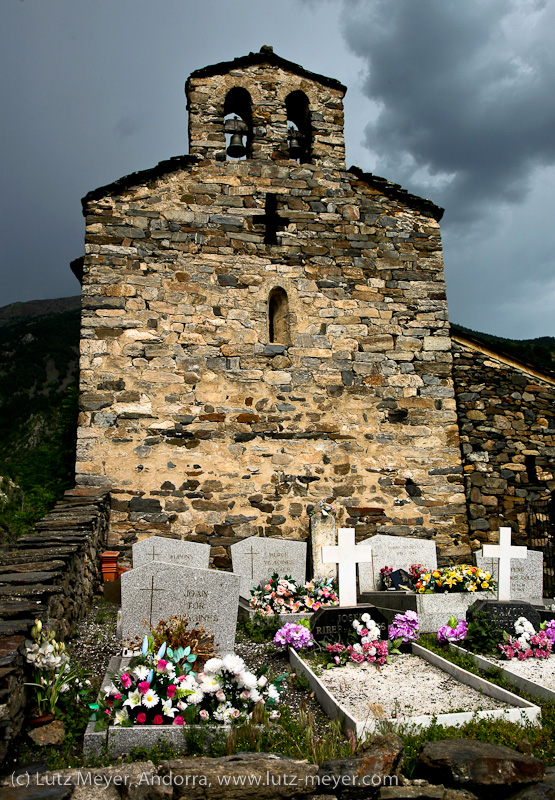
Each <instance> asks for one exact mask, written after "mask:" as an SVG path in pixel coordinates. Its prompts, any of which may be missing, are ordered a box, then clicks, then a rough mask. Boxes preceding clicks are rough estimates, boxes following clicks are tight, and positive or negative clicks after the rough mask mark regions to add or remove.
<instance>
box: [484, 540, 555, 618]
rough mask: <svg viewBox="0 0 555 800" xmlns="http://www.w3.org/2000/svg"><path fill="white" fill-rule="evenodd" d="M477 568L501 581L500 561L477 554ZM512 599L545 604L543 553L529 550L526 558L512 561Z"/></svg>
mask: <svg viewBox="0 0 555 800" xmlns="http://www.w3.org/2000/svg"><path fill="white" fill-rule="evenodd" d="M476 566H477V567H480V569H485V570H487V571H488V572H491V574H492V575H493V577H494V579H495V580H496V581H499V559H498V558H492V557H485V556H483V555H482V554H481V552H480V551H479V552H477V553H476ZM510 585H511V599H512V600H525V601H527V602H528V603H534V604H539V605H541V604H542V603H543V553H541V552H540V551H539V550H528V551H527V553H526V558H515V559H513V560H512V561H511V584H510Z"/></svg>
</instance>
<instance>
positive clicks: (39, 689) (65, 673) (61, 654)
mask: <svg viewBox="0 0 555 800" xmlns="http://www.w3.org/2000/svg"><path fill="white" fill-rule="evenodd" d="M55 637H56V633H55V631H50V632H49V633H47V631H46V630H44V629H43V625H42V622H41V621H40V619H36V620H35V624H34V625H33V627H32V628H31V639H26V640H25V659H26V661H27V663H28V664H32V665H33V667H34V673H35V675H34V677H35V680H34V681H32V682H29V683H26V684H25V685H26V686H32V687H33V688H34V689H35V702H36V706H37V711H38V716H40V715H43V714H53V713H54V711H55V709H56V705H57V703H58V700H59V698H60V695H62V694H65V693H66V692H69V690H70V689H71V688H73V689H75V688H76V687H75V683H77V685H78V687H81V682H80V681H79V676H78V673H77V671H76V670H74V669H72V668H71V666H70V664H69V658H68V656H67V654H66V652H65V645H64V643H63V642H57V641H56V638H55ZM89 683H90V682H89ZM79 694H80V692H77V695H79Z"/></svg>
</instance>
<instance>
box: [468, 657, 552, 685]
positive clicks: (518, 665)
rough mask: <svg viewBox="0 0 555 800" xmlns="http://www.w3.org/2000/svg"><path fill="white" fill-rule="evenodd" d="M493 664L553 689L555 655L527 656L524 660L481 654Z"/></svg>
mask: <svg viewBox="0 0 555 800" xmlns="http://www.w3.org/2000/svg"><path fill="white" fill-rule="evenodd" d="M482 658H486V659H487V661H490V662H491V663H492V664H495V666H496V667H500V668H501V669H504V670H507V672H512V673H513V674H514V675H518V676H519V677H520V678H526V679H527V680H529V681H532V682H533V683H537V684H539V685H540V686H544V687H545V688H546V689H551V690H552V691H555V657H554V656H551V657H550V658H527V659H526V661H519V660H518V658H511V659H510V660H508V659H506V658H503V659H501V658H493V657H489V656H482Z"/></svg>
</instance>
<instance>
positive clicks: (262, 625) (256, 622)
mask: <svg viewBox="0 0 555 800" xmlns="http://www.w3.org/2000/svg"><path fill="white" fill-rule="evenodd" d="M238 628H239V630H240V631H241V632H242V633H243V634H244V635H245V636H247V638H249V639H251V641H253V642H256V643H257V644H262V643H266V642H269V641H271V640H272V639H273V638H274V636H275V635H276V633H277V632H278V630H279V629H280V628H281V623H280V621H279V620H278V618H277V617H263V616H262V614H259V613H258V612H257V613H256V614H254V616H253V618H252V620H250V619H249V618H248V617H244V618H243V619H241V620H239V623H238Z"/></svg>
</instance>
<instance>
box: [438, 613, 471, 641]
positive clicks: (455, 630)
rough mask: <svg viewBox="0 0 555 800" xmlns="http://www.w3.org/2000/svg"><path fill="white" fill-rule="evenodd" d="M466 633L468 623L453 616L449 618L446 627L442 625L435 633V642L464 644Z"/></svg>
mask: <svg viewBox="0 0 555 800" xmlns="http://www.w3.org/2000/svg"><path fill="white" fill-rule="evenodd" d="M467 633H468V622H467V621H466V620H464V619H457V618H456V617H455V616H454V615H451V616H450V617H449V620H448V621H447V625H442V626H441V628H440V629H439V630H438V632H437V640H438V642H439V643H440V644H448V643H449V642H464V640H465V639H466V634H467Z"/></svg>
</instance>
